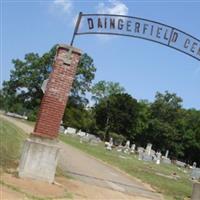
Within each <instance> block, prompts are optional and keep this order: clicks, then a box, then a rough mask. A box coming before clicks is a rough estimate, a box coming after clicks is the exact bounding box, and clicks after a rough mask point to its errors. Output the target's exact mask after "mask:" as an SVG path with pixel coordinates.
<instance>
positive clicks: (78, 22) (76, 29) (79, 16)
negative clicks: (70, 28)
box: [70, 12, 83, 46]
mask: <svg viewBox="0 0 200 200" xmlns="http://www.w3.org/2000/svg"><path fill="white" fill-rule="evenodd" d="M82 14H83V13H82V12H80V13H79V15H78V19H77V21H76V26H75V29H74V33H73V36H72V40H71V43H70V45H71V46H73V43H74V38H75V36H76V33H77V31H78V28H79V25H80V22H81V17H82Z"/></svg>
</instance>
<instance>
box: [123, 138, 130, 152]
mask: <svg viewBox="0 0 200 200" xmlns="http://www.w3.org/2000/svg"><path fill="white" fill-rule="evenodd" d="M129 150H130V141H129V140H127V141H126V144H125V146H124V153H127V154H128V153H129Z"/></svg>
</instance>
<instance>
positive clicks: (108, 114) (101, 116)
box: [95, 93, 138, 138]
mask: <svg viewBox="0 0 200 200" xmlns="http://www.w3.org/2000/svg"><path fill="white" fill-rule="evenodd" d="M95 111H96V123H97V127H98V128H99V129H100V130H107V129H108V130H109V132H114V133H117V134H121V135H124V136H125V137H127V138H133V137H134V128H135V124H136V118H137V114H138V108H137V101H136V100H135V99H133V98H132V97H131V96H130V95H129V94H126V93H123V94H114V95H110V96H108V97H107V98H104V99H102V100H101V101H100V102H99V104H97V105H96V107H95Z"/></svg>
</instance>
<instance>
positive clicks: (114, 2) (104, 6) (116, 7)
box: [97, 0, 128, 15]
mask: <svg viewBox="0 0 200 200" xmlns="http://www.w3.org/2000/svg"><path fill="white" fill-rule="evenodd" d="M97 12H98V13H99V14H116V15H127V14H128V7H127V6H126V5H125V4H124V3H122V2H121V1H119V0H109V1H108V3H103V2H101V3H99V4H98V6H97Z"/></svg>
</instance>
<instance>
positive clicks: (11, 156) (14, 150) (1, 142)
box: [0, 118, 27, 169]
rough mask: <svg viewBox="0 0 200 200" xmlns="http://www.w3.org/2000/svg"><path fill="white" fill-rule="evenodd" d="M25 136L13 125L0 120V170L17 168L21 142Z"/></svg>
mask: <svg viewBox="0 0 200 200" xmlns="http://www.w3.org/2000/svg"><path fill="white" fill-rule="evenodd" d="M26 137H27V134H26V133H24V132H23V131H22V130H21V129H19V128H17V127H16V126H15V125H13V124H11V123H9V122H7V121H6V120H3V119H2V118H0V168H2V169H7V168H13V167H16V166H17V162H18V160H19V157H20V152H21V148H22V145H23V141H24V140H25V139H26Z"/></svg>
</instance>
